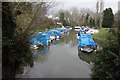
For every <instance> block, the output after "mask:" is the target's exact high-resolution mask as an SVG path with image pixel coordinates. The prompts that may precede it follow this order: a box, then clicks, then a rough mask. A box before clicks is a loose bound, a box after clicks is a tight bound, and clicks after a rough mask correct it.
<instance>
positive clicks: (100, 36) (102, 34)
mask: <svg viewBox="0 0 120 80" xmlns="http://www.w3.org/2000/svg"><path fill="white" fill-rule="evenodd" d="M98 30H99V33H97V34H93V35H92V37H93V38H94V39H100V40H106V38H107V35H108V31H109V28H101V29H98Z"/></svg>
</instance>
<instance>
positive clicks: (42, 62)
mask: <svg viewBox="0 0 120 80" xmlns="http://www.w3.org/2000/svg"><path fill="white" fill-rule="evenodd" d="M93 55H94V53H90V54H89V53H82V52H79V51H78V47H77V38H76V35H75V31H70V32H69V33H67V34H66V35H65V36H64V38H62V39H60V40H57V41H54V42H53V43H51V45H49V46H46V47H41V48H40V49H38V50H32V56H33V61H32V67H31V68H28V67H26V68H25V67H24V69H23V68H22V69H23V73H22V74H20V75H19V77H21V78H90V77H91V76H90V74H91V69H90V68H91V66H90V63H91V59H92V56H93ZM17 77H18V75H17Z"/></svg>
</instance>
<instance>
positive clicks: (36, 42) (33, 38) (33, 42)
mask: <svg viewBox="0 0 120 80" xmlns="http://www.w3.org/2000/svg"><path fill="white" fill-rule="evenodd" d="M29 42H30V43H31V44H32V45H37V44H38V40H37V39H36V38H35V36H31V37H30V39H29Z"/></svg>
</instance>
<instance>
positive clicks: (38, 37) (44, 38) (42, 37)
mask: <svg viewBox="0 0 120 80" xmlns="http://www.w3.org/2000/svg"><path fill="white" fill-rule="evenodd" d="M49 39H50V36H49V35H48V34H46V33H45V32H41V33H38V34H36V35H35V36H31V37H30V43H31V44H33V45H37V44H38V41H39V42H41V43H42V44H43V45H46V44H47V41H48V40H49Z"/></svg>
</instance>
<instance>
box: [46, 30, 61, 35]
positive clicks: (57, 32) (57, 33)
mask: <svg viewBox="0 0 120 80" xmlns="http://www.w3.org/2000/svg"><path fill="white" fill-rule="evenodd" d="M48 34H49V35H50V36H60V31H58V30H50V31H49V32H48Z"/></svg>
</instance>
